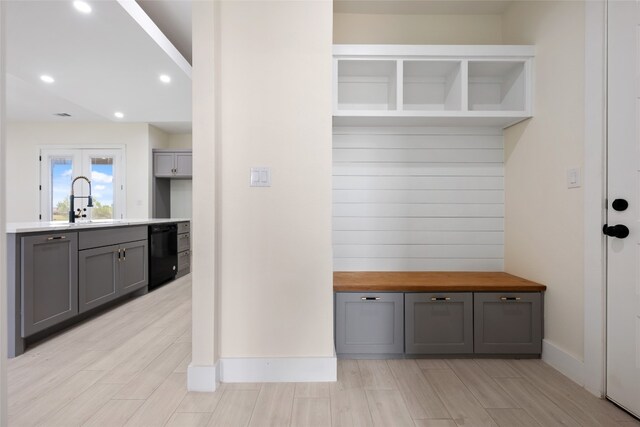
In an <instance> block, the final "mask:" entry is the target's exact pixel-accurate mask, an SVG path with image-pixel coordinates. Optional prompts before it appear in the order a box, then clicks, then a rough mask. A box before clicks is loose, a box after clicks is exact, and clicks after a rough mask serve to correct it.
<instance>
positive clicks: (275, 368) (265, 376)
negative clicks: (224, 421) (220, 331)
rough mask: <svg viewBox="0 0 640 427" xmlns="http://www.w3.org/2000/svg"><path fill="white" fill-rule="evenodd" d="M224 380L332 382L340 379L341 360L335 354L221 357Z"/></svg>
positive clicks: (222, 377) (241, 381) (233, 381)
mask: <svg viewBox="0 0 640 427" xmlns="http://www.w3.org/2000/svg"><path fill="white" fill-rule="evenodd" d="M219 364H220V381H223V382H228V383H254V382H330V381H337V378H338V359H337V358H336V356H335V355H334V356H333V357H255V358H253V357H251V358H222V359H220V362H219Z"/></svg>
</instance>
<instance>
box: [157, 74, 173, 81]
mask: <svg viewBox="0 0 640 427" xmlns="http://www.w3.org/2000/svg"><path fill="white" fill-rule="evenodd" d="M160 81H161V82H162V83H171V77H169V76H167V75H166V74H161V75H160Z"/></svg>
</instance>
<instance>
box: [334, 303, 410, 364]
mask: <svg viewBox="0 0 640 427" xmlns="http://www.w3.org/2000/svg"><path fill="white" fill-rule="evenodd" d="M403 299H404V298H403V295H402V293H386V292H380V293H355V292H354V293H352V292H338V293H336V352H337V353H338V354H346V353H351V354H358V353H361V354H365V353H369V354H373V353H377V354H401V353H402V352H403V351H404V342H403V341H404V335H403V323H404V315H403V311H404V310H403Z"/></svg>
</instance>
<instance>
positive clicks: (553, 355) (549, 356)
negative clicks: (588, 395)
mask: <svg viewBox="0 0 640 427" xmlns="http://www.w3.org/2000/svg"><path fill="white" fill-rule="evenodd" d="M542 360H544V361H545V362H546V363H547V364H548V365H550V366H552V367H553V368H555V369H556V370H557V371H560V372H561V373H562V374H564V375H565V376H567V377H568V378H569V379H571V380H572V381H573V382H576V383H578V384H579V385H581V386H583V385H584V383H585V381H584V380H585V365H584V362H582V361H581V360H579V359H577V358H576V357H574V356H573V355H571V354H569V353H567V352H566V351H564V350H562V349H561V348H560V347H558V346H556V345H555V344H553V343H552V342H551V341H549V340H542Z"/></svg>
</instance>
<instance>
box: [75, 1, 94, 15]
mask: <svg viewBox="0 0 640 427" xmlns="http://www.w3.org/2000/svg"><path fill="white" fill-rule="evenodd" d="M73 7H75V8H76V9H77V10H78V11H79V12H82V13H91V6H89V3H87V2H84V1H80V0H76V1H74V2H73Z"/></svg>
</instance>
